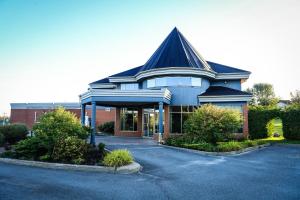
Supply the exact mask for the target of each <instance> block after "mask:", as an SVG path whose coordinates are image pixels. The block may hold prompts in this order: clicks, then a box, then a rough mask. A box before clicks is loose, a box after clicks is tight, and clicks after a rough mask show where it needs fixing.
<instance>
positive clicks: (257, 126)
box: [248, 106, 281, 139]
mask: <svg viewBox="0 0 300 200" xmlns="http://www.w3.org/2000/svg"><path fill="white" fill-rule="evenodd" d="M277 117H281V111H280V109H278V108H274V107H263V106H251V107H250V108H249V112H248V125H249V136H250V138H251V139H260V138H266V137H268V135H269V134H268V122H269V121H270V120H272V119H274V118H277ZM270 125H271V124H269V126H270Z"/></svg>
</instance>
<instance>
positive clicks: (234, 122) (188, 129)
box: [184, 104, 242, 144]
mask: <svg viewBox="0 0 300 200" xmlns="http://www.w3.org/2000/svg"><path fill="white" fill-rule="evenodd" d="M241 125H242V120H241V116H240V113H239V112H238V111H235V110H231V109H222V108H219V107H217V106H213V105H211V104H206V105H203V106H201V107H200V108H198V109H197V110H196V111H195V112H194V113H193V114H192V115H191V116H189V118H188V119H187V120H186V121H185V123H184V131H185V133H186V134H187V135H189V136H191V137H197V138H199V140H202V141H205V142H208V143H212V144H216V143H217V142H219V141H223V139H224V138H225V137H226V136H227V135H229V134H231V133H234V132H236V131H237V130H238V129H239V128H240V127H241Z"/></svg>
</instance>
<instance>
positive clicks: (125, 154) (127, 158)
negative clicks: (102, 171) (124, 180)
mask: <svg viewBox="0 0 300 200" xmlns="http://www.w3.org/2000/svg"><path fill="white" fill-rule="evenodd" d="M132 162H133V158H132V155H131V153H130V152H129V151H128V150H126V149H119V150H114V151H112V152H110V153H109V154H107V155H106V156H105V157H104V160H103V164H104V165H106V166H109V167H115V169H117V167H120V166H124V165H128V164H130V163H132Z"/></svg>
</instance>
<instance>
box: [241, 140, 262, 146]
mask: <svg viewBox="0 0 300 200" xmlns="http://www.w3.org/2000/svg"><path fill="white" fill-rule="evenodd" d="M241 144H242V145H244V146H245V147H254V146H257V145H258V143H257V141H255V140H245V141H243V142H241Z"/></svg>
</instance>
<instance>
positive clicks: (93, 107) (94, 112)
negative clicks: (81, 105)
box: [90, 101, 97, 145]
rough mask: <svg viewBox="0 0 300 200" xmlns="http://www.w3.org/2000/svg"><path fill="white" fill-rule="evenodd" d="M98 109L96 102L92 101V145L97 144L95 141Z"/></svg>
mask: <svg viewBox="0 0 300 200" xmlns="http://www.w3.org/2000/svg"><path fill="white" fill-rule="evenodd" d="M96 111H97V107H96V102H95V101H92V116H91V117H92V124H91V128H92V132H91V141H90V144H92V145H96V142H95V134H96Z"/></svg>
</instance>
